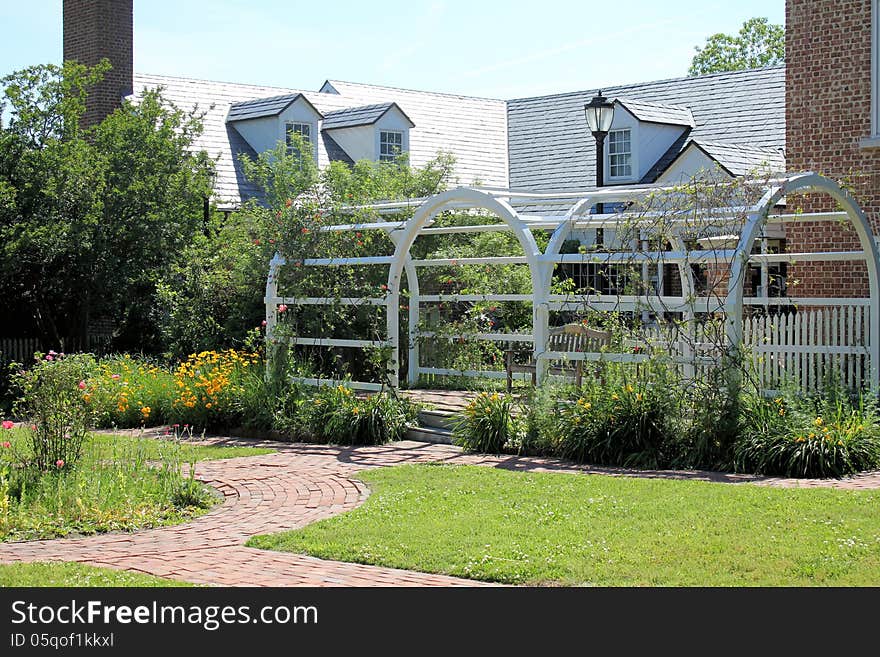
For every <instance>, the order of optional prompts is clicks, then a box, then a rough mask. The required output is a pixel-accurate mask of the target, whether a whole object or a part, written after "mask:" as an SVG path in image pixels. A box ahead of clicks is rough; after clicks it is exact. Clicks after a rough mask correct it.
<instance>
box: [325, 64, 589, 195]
mask: <svg viewBox="0 0 880 657" xmlns="http://www.w3.org/2000/svg"><path fill="white" fill-rule="evenodd" d="M327 85H328V86H327V88H328V89H330V88H332V89H333V90H335V91H336V92H338V93H339V94H340V95H339V96H335V95H333V94H332V93H327V94H322V96H324V97H331V98H342V99H344V100H347V101H348V102H347V105H348V106H352V105H368V104H372V103H380V102H395V103H397V104H398V106H400V107H401V108H402V109H403V110H404V111H405V112H406V114H407V116H408V117H409V118H410V119H411V120H412V121H413V123H415V125H416V127H415V128H413V129H412V130H410V139H409V146H410V161H411V162H412V163H413V164H420V163H424V162H427V161H428V160H430V159H432V158H434V157H435V156H436V155H437V152H438V151H447V152H451V153H453V154H454V155H455V160H456V162H455V175H456V176H457V177H458V182H459V183H460V184H462V185H471V184H473V183H474V182H475V181H476V182H480V183H481V184H484V185H491V186H496V187H507V185H508V178H507V148H508V145H507V102H506V101H503V100H494V99H490V98H474V97H473V96H458V95H454V94H443V93H434V92H428V91H413V90H411V89H396V88H394V87H380V86H375V85H369V84H360V83H356V82H343V81H340V80H328V81H327ZM582 114H583V112H582Z"/></svg>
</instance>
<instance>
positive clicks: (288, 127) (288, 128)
mask: <svg viewBox="0 0 880 657" xmlns="http://www.w3.org/2000/svg"><path fill="white" fill-rule="evenodd" d="M297 126H299V127H300V128H303V127H306V128H308V129H309V133H308V134H305V133H303V132H302V130H301V129H300V130H297V129H296V128H297ZM291 132H299V134H301V135H303V136H304V137H305V139H306V141H308V142H309V144H310V145H311V146H312V148H314V147H315V141H314V139H313V138H312V135H314V134H315V126H314V124H313V123H309V122H308V121H285V122H284V145H285V146H286V147H287V152H288V153H289V152H290V142H289V141H288V135H289V134H290V133H291Z"/></svg>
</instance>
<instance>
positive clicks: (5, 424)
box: [3, 420, 15, 429]
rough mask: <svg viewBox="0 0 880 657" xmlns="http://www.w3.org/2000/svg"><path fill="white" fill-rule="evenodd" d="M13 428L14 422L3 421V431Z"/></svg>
mask: <svg viewBox="0 0 880 657" xmlns="http://www.w3.org/2000/svg"><path fill="white" fill-rule="evenodd" d="M14 426H15V422H13V421H12V420H3V428H4V429H12V428H13V427H14Z"/></svg>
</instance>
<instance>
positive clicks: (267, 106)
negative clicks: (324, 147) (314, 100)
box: [226, 94, 324, 121]
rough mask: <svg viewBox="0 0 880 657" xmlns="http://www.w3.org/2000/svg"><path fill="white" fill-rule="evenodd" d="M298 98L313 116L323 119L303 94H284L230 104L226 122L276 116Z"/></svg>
mask: <svg viewBox="0 0 880 657" xmlns="http://www.w3.org/2000/svg"><path fill="white" fill-rule="evenodd" d="M300 98H302V100H303V102H305V103H306V104H307V105H308V106H309V107H310V108H312V110H313V111H314V112H315V114H317V115H318V116H319V117H321V118H323V116H324V115H323V114H321V113H320V112H319V111H318V110H317V109H315V106H314V105H312V104H311V103H310V102H309V99H308V98H306V97H305V96H304V95H303V94H285V95H283V96H270V97H269V98H256V99H254V100H245V101H242V102H238V103H232V105H231V106H230V107H229V113H228V114H227V115H226V120H227V121H246V120H247V119H261V118H263V117H266V116H278V115H279V114H281V112H283V111H284V110H286V109H287V108H288V107H290V106H291V105H293V103H295V102H296V101H297V100H299V99H300Z"/></svg>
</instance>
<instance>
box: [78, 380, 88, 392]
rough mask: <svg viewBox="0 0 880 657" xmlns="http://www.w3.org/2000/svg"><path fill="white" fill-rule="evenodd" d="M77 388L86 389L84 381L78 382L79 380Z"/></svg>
mask: <svg viewBox="0 0 880 657" xmlns="http://www.w3.org/2000/svg"><path fill="white" fill-rule="evenodd" d="M79 389H80V390H85V389H86V382H85V381H80V382H79Z"/></svg>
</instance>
